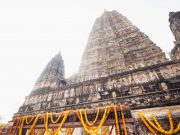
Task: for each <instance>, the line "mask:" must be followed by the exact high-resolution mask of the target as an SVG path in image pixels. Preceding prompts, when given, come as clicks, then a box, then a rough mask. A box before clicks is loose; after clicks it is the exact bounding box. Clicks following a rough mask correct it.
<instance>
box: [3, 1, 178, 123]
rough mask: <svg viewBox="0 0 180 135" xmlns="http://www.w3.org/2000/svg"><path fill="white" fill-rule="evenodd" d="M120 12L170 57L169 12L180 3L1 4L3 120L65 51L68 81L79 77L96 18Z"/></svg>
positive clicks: (7, 118)
mask: <svg viewBox="0 0 180 135" xmlns="http://www.w3.org/2000/svg"><path fill="white" fill-rule="evenodd" d="M104 9H106V10H113V9H115V10H117V11H119V12H121V13H122V14H123V15H125V16H126V17H127V18H128V19H130V20H131V21H132V22H133V23H134V24H135V25H136V26H138V27H139V28H140V29H141V31H143V32H145V33H146V34H147V35H148V36H149V37H150V38H151V39H152V40H153V41H154V42H155V43H156V44H157V45H158V46H160V47H161V48H162V49H163V51H165V52H166V53H168V52H170V50H171V48H172V47H173V40H174V38H173V36H172V34H171V32H170V29H169V22H168V14H169V12H170V11H178V10H179V9H180V1H179V0H49V1H48V0H28V1H27V0H0V116H1V117H2V120H1V121H2V122H6V121H7V120H11V117H12V115H13V113H15V112H17V110H18V108H19V106H20V105H21V104H22V103H23V101H24V98H25V96H27V95H28V94H29V93H30V91H31V90H32V87H33V85H34V83H35V81H36V79H37V78H38V76H39V75H40V73H41V72H42V70H43V69H44V67H45V66H46V64H47V63H48V61H49V60H50V59H51V58H52V57H53V56H54V55H55V54H56V53H58V52H59V51H60V50H61V53H62V55H63V58H64V61H65V70H66V77H68V76H70V75H72V74H73V73H75V72H76V71H77V69H78V67H79V64H80V58H81V55H82V53H83V50H84V48H85V45H86V42H87V39H88V35H89V33H90V30H91V27H92V25H93V23H94V21H95V18H97V17H98V16H100V15H101V14H102V13H103V11H104Z"/></svg>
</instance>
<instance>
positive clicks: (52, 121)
mask: <svg viewBox="0 0 180 135" xmlns="http://www.w3.org/2000/svg"><path fill="white" fill-rule="evenodd" d="M61 116H62V113H60V114H59V116H58V118H57V119H56V120H54V119H53V113H50V118H51V123H53V124H56V123H57V122H58V121H59V120H60V118H61Z"/></svg>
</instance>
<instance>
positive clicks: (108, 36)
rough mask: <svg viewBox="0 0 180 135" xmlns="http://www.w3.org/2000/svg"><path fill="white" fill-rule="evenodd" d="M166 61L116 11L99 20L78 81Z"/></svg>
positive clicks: (152, 45)
mask: <svg viewBox="0 0 180 135" xmlns="http://www.w3.org/2000/svg"><path fill="white" fill-rule="evenodd" d="M165 61H166V57H165V54H164V53H163V52H162V50H161V49H160V48H159V47H158V46H156V45H155V44H154V43H153V42H152V41H151V40H150V39H149V38H148V36H147V35H145V34H144V33H142V32H141V31H140V30H139V29H138V28H137V27H135V26H134V25H133V24H132V23H131V22H130V21H129V20H128V19H127V18H126V17H124V16H123V15H121V14H120V13H118V12H117V11H111V12H108V11H105V12H104V13H103V14H102V16H101V17H99V18H97V19H96V21H95V23H94V25H93V28H92V30H91V33H90V35H89V39H88V42H87V45H86V48H85V51H84V54H83V56H82V61H81V65H80V68H79V73H78V74H77V76H78V77H77V79H76V81H79V82H82V81H86V80H91V79H94V78H98V77H103V76H108V75H111V74H116V73H120V72H123V71H127V70H132V69H137V68H139V67H145V66H149V65H153V64H157V63H162V62H165Z"/></svg>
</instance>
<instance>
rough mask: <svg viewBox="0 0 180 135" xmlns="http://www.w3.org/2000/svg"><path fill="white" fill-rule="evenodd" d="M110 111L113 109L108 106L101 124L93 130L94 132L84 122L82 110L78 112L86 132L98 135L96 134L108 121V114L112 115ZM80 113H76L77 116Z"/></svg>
mask: <svg viewBox="0 0 180 135" xmlns="http://www.w3.org/2000/svg"><path fill="white" fill-rule="evenodd" d="M110 110H111V107H110V106H106V107H105V111H104V114H103V117H102V120H101V122H100V124H99V125H98V126H97V127H96V128H93V129H92V130H89V129H88V125H87V124H86V123H85V122H84V120H83V115H82V109H80V110H79V111H78V112H79V114H80V119H79V120H80V122H81V124H82V125H83V127H84V130H85V131H86V132H87V133H89V134H96V133H98V131H99V130H100V129H101V127H102V125H103V124H104V122H105V121H106V118H107V116H108V114H109V113H110ZM78 112H76V113H77V116H78V115H79V114H78ZM78 117H79V116H78Z"/></svg>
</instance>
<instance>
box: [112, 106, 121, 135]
mask: <svg viewBox="0 0 180 135" xmlns="http://www.w3.org/2000/svg"><path fill="white" fill-rule="evenodd" d="M113 109H114V116H115V120H116V130H117V135H120V128H119V119H118V114H117V110H116V106H115V105H114V106H113Z"/></svg>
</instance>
